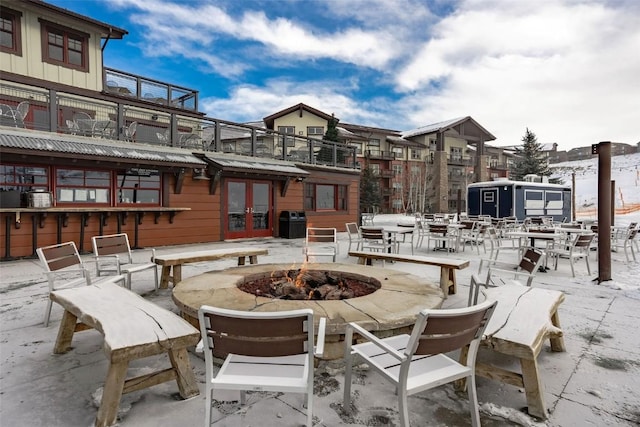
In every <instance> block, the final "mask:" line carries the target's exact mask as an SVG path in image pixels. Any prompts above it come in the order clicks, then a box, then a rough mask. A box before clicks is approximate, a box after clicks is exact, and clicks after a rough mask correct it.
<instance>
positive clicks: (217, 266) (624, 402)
mask: <svg viewBox="0 0 640 427" xmlns="http://www.w3.org/2000/svg"><path fill="white" fill-rule="evenodd" d="M237 244H238V242H220V243H216V244H207V245H190V246H189V247H185V246H181V247H177V246H176V247H161V248H157V249H158V251H159V253H170V252H179V251H184V250H185V249H187V248H188V249H193V250H201V249H213V248H218V247H223V246H225V245H237ZM242 245H250V246H259V247H265V248H267V249H268V250H269V255H268V256H262V257H259V263H261V264H263V263H281V262H283V260H286V261H291V262H292V264H293V263H294V262H295V263H298V264H299V263H301V262H302V260H303V256H302V250H301V248H302V245H303V240H302V239H292V240H286V239H279V238H274V239H264V240H248V241H243V242H242ZM347 246H348V240H347V236H346V233H342V234H341V235H340V255H339V256H338V262H341V263H355V262H356V261H355V259H352V258H349V257H347V255H346V254H347ZM401 251H402V252H405V253H408V251H409V249H408V247H402V248H401ZM422 252H426V250H425V249H419V250H418V251H417V253H422ZM480 252H481V253H482V250H480ZM134 255H135V257H136V259H139V260H143V259H147V258H148V256H149V251H144V250H140V251H136V252H135V254H134ZM435 255H436V256H448V257H457V258H463V259H469V260H470V262H471V266H470V267H469V268H467V269H464V270H461V271H460V272H458V276H457V277H458V293H457V294H456V295H453V296H450V297H449V298H448V299H447V300H446V301H445V303H444V307H462V306H465V305H466V300H467V292H468V284H469V278H470V276H471V274H472V273H475V272H476V271H477V269H478V264H479V260H480V256H478V254H477V252H476V249H475V248H473V247H470V246H467V248H466V250H465V251H464V252H460V253H457V254H449V255H446V254H435ZM482 255H483V256H484V254H482ZM85 257H86V259H87V260H88V261H89V260H90V259H91V257H90V256H89V255H87V256H85ZM594 258H595V257H592V261H591V264H592V273H594V270H596V269H597V262H595V260H594ZM613 258H614V261H613V271H614V272H615V273H616V275H617V274H620V277H623V278H624V279H623V280H626V281H629V280H634V281H635V282H640V279H638V277H640V267H639V264H638V263H631V264H628V263H626V262H624V255H621V254H620V255H619V254H614V256H613ZM514 261H515V259H514ZM234 264H235V261H234V260H223V261H216V262H203V263H197V264H190V265H188V266H185V267H184V268H183V277H190V276H193V275H196V274H200V273H204V272H207V271H211V270H222V269H224V268H228V267H231V266H233V265H234ZM385 268H388V269H399V270H402V271H406V272H409V273H412V274H415V275H418V276H422V277H430V278H432V280H433V281H434V283H437V281H438V279H439V269H438V268H436V267H427V266H421V265H415V264H402V263H394V264H390V263H387V264H386V267H385ZM576 270H577V277H576V278H572V277H571V272H570V270H569V266H568V263H567V262H564V263H562V262H561V263H560V266H559V267H558V271H553V270H550V271H548V272H547V273H540V274H538V275H537V277H536V279H535V280H534V286H535V287H540V288H546V289H555V290H560V291H563V292H565V294H566V300H565V302H564V303H563V304H562V306H561V307H560V321H561V324H562V328H563V330H564V337H565V343H566V347H567V351H566V352H564V353H552V352H550V350H549V345H548V343H546V344H545V347H544V349H543V351H542V353H541V354H540V357H539V360H538V362H539V365H540V371H541V375H542V378H543V383H544V386H545V398H546V402H547V405H548V407H549V412H550V413H549V418H548V420H539V419H535V418H532V417H530V416H528V415H527V414H526V400H525V396H524V392H523V390H522V389H519V388H517V387H514V386H510V385H506V384H502V383H499V382H496V381H492V380H488V379H484V378H478V379H477V383H478V387H477V388H478V398H479V402H480V405H481V413H480V416H481V420H482V425H484V426H507V425H525V426H536V425H549V426H585V425H593V426H603V425H611V426H614V425H617V426H636V425H638V424H639V423H640V389H639V388H638V386H637V384H639V383H640V338H639V334H638V325H640V300H638V292H637V290H635V291H633V290H632V291H629V290H625V289H615V288H616V287H617V286H616V285H615V283H613V286H611V285H609V286H606V285H597V284H595V282H593V281H592V279H593V278H594V277H595V273H594V274H593V275H592V276H591V277H589V276H587V273H586V269H585V268H584V266H583V265H582V266H580V265H578V267H577V268H576ZM42 271H43V270H42V268H41V267H40V264H39V262H38V261H37V260H35V259H28V260H18V261H10V262H3V263H1V264H0V275H1V276H0V363H1V366H0V425H2V426H52V427H53V426H89V425H92V424H93V420H94V418H95V415H96V411H97V405H98V404H99V401H100V400H99V393H100V390H101V386H102V384H103V383H104V379H105V375H106V369H107V362H106V359H105V357H104V354H103V351H102V339H101V336H100V335H99V334H98V333H97V332H95V331H89V332H84V333H79V334H76V335H75V336H74V341H73V343H74V349H73V350H72V351H70V352H68V353H66V354H63V355H53V354H52V349H53V344H54V342H55V339H56V334H57V330H58V325H59V321H60V318H61V313H62V310H61V309H60V307H56V306H55V305H54V310H53V314H52V321H51V323H50V325H49V327H47V328H44V327H43V326H42V315H43V312H44V307H45V302H46V298H47V284H46V280H45V278H44V275H43V273H42ZM614 276H615V275H614ZM134 278H135V279H134V284H133V289H134V291H135V292H138V293H141V294H143V295H144V296H145V298H148V299H149V300H151V301H153V302H155V303H157V304H159V305H161V306H163V307H166V308H168V309H170V310H172V311H174V312H177V308H176V307H175V305H174V304H173V302H172V300H171V290H170V289H169V290H161V291H159V292H158V293H157V294H156V293H155V292H154V291H153V288H154V287H153V279H152V273H150V272H148V273H146V274H143V275H142V276H141V277H140V276H138V277H137V278H136V276H134ZM631 278H635V279H631ZM614 279H615V277H614ZM629 283H630V282H629ZM623 288H624V287H623ZM483 357H492V358H493V359H494V361H496V360H495V356H493V355H489V354H486V353H484V354H483V352H481V354H480V358H483ZM190 358H191V364H192V367H193V369H194V372H195V374H196V378H197V380H198V382H199V386H200V389H201V391H202V390H204V384H203V381H204V372H205V368H204V361H203V360H202V359H201V358H200V357H199V356H198V355H196V354H190ZM499 362H500V363H502V364H504V365H505V366H510V367H512V368H514V369H515V366H517V365H515V363H514V362H515V360H507V359H506V358H505V359H503V360H499ZM164 363H165V360H164V359H162V358H160V357H157V358H149V359H145V360H143V361H138V362H137V363H135V364H133V366H132V368H131V372H130V374H136V375H140V374H144V373H145V372H146V371H149V370H150V368H151V367H156V365H158V366H162V365H163V364H164ZM343 372H344V366H343V365H342V364H341V362H340V361H333V362H321V363H320V364H319V366H318V367H317V369H316V372H315V393H314V395H315V403H314V410H313V413H314V425H315V426H327V427H331V426H397V425H399V419H398V413H397V401H396V398H395V395H394V390H393V389H392V387H391V386H390V385H389V384H387V383H386V382H385V381H384V380H383V379H382V378H381V377H379V376H378V375H377V374H375V373H373V372H368V371H367V369H366V367H365V366H359V367H358V369H356V371H355V372H356V375H355V382H354V386H353V389H352V390H353V396H352V404H353V411H351V412H350V413H349V414H347V413H345V412H344V411H343V409H342V385H343V381H344V376H343ZM216 398H217V404H216V405H215V408H214V419H215V420H216V422H215V423H214V425H215V426H243V427H248V426H252V427H260V426H298V425H303V424H304V422H305V412H304V409H303V408H302V407H301V405H302V402H303V399H302V396H299V395H292V394H278V393H251V394H250V395H249V397H248V405H247V406H244V407H240V405H239V403H238V400H237V399H238V396H237V395H234V394H232V393H220V394H218V395H217V396H216ZM204 405H205V399H204V396H203V394H201V395H200V396H198V397H195V398H192V399H190V400H186V401H183V400H180V398H179V395H178V390H177V386H176V385H175V382H169V383H165V384H163V385H158V386H155V387H152V388H149V389H144V390H142V391H139V392H135V393H132V394H130V395H125V396H124V398H123V401H122V403H121V405H120V411H121V413H120V417H119V425H121V426H154V427H155V426H158V425H163V426H199V425H202V424H203V420H204ZM409 410H410V414H411V423H412V426H466V425H470V418H469V414H468V400H467V396H466V393H462V394H458V393H456V392H455V391H454V389H453V387H452V386H451V385H445V386H442V387H440V388H437V389H435V390H432V391H427V392H424V393H421V394H418V395H415V396H412V397H410V398H409Z"/></svg>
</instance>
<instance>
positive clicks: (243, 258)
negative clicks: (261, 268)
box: [238, 255, 253, 265]
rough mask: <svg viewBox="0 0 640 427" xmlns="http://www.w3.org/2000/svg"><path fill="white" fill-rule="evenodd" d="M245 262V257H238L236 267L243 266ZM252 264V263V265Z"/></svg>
mask: <svg viewBox="0 0 640 427" xmlns="http://www.w3.org/2000/svg"><path fill="white" fill-rule="evenodd" d="M244 262H245V257H244V255H243V256H239V257H238V265H244ZM252 264H253V263H252Z"/></svg>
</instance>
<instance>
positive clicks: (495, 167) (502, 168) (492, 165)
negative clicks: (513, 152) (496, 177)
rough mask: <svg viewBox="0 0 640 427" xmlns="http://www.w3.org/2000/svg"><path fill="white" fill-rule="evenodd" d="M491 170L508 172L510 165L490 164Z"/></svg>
mask: <svg viewBox="0 0 640 427" xmlns="http://www.w3.org/2000/svg"><path fill="white" fill-rule="evenodd" d="M489 168H490V169H500V170H508V169H509V165H507V164H506V163H498V162H490V163H489Z"/></svg>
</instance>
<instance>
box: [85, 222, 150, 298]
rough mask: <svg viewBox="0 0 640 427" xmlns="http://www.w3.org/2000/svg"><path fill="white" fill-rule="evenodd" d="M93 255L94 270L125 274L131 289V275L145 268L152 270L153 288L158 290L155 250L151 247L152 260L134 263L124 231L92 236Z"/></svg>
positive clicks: (99, 272)
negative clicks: (154, 260) (94, 261)
mask: <svg viewBox="0 0 640 427" xmlns="http://www.w3.org/2000/svg"><path fill="white" fill-rule="evenodd" d="M91 243H92V244H93V255H94V256H95V260H96V272H97V275H98V276H100V275H101V274H102V273H105V272H111V273H115V274H117V275H121V274H125V275H126V277H127V282H126V287H127V289H129V290H131V275H132V274H133V273H138V272H140V271H145V270H151V269H152V270H153V274H154V280H155V288H156V291H157V290H158V265H157V264H156V263H155V262H153V259H154V258H155V255H156V252H155V249H151V260H152V262H142V263H136V262H134V261H133V255H132V253H131V246H130V245H129V237H128V236H127V234H126V233H119V234H109V235H106V236H94V237H92V238H91Z"/></svg>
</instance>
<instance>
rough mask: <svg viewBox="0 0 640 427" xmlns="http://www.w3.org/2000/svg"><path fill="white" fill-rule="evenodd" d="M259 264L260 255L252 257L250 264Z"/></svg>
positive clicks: (250, 257)
mask: <svg viewBox="0 0 640 427" xmlns="http://www.w3.org/2000/svg"><path fill="white" fill-rule="evenodd" d="M257 263H258V255H250V256H249V264H257Z"/></svg>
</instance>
